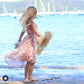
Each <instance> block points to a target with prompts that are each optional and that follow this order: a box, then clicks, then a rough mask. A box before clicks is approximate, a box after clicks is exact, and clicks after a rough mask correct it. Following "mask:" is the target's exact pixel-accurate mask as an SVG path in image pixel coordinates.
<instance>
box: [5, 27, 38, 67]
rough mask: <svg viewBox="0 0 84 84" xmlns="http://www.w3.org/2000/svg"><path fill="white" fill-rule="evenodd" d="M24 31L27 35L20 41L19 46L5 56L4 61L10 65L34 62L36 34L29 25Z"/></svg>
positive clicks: (19, 65) (18, 65)
mask: <svg viewBox="0 0 84 84" xmlns="http://www.w3.org/2000/svg"><path fill="white" fill-rule="evenodd" d="M36 28H37V27H36ZM26 32H27V35H26V36H25V37H24V39H23V40H22V41H21V43H20V45H19V47H18V48H16V49H14V50H13V51H12V52H10V53H8V54H7V55H6V56H5V62H6V63H7V64H8V65H9V66H11V67H24V65H25V64H26V63H27V62H31V63H36V51H35V45H36V40H37V35H36V34H35V33H34V31H33V29H32V28H30V27H29V28H27V30H26Z"/></svg>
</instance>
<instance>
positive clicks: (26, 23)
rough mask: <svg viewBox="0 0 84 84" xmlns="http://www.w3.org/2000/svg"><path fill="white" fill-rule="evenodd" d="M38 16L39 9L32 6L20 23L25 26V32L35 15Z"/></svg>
mask: <svg viewBox="0 0 84 84" xmlns="http://www.w3.org/2000/svg"><path fill="white" fill-rule="evenodd" d="M36 14H37V9H36V8H35V7H33V6H30V7H28V8H27V10H26V12H25V13H24V14H23V16H22V18H21V20H20V22H21V24H24V27H25V30H26V29H27V27H28V26H29V23H30V22H31V20H32V18H33V17H34V15H36Z"/></svg>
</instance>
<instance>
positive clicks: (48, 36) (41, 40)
mask: <svg viewBox="0 0 84 84" xmlns="http://www.w3.org/2000/svg"><path fill="white" fill-rule="evenodd" d="M51 38H52V34H51V32H49V31H47V32H45V36H44V37H38V39H37V50H36V54H37V55H40V54H41V52H42V51H43V49H44V48H45V47H46V46H47V44H48V43H49V41H50V40H51ZM45 39H46V40H45Z"/></svg>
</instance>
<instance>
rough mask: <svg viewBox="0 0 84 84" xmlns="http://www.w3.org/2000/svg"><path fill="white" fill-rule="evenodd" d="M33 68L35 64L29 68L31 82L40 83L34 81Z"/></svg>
mask: <svg viewBox="0 0 84 84" xmlns="http://www.w3.org/2000/svg"><path fill="white" fill-rule="evenodd" d="M33 68H34V63H31V66H30V68H29V80H31V81H38V80H36V79H34V78H33V77H32V73H33Z"/></svg>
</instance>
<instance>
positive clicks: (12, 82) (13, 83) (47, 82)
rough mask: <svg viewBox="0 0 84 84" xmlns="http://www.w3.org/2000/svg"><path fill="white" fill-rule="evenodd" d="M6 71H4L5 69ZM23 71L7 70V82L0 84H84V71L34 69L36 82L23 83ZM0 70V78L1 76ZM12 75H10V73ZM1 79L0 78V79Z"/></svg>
mask: <svg viewBox="0 0 84 84" xmlns="http://www.w3.org/2000/svg"><path fill="white" fill-rule="evenodd" d="M5 70H6V69H5ZM22 70H23V69H17V70H16V69H15V70H12V69H11V70H10V69H8V71H9V72H8V73H5V74H6V75H8V76H9V80H8V81H3V80H2V79H0V84H84V69H80V70H78V69H34V72H33V77H34V78H36V79H38V80H39V81H37V82H31V83H24V82H23V80H24V74H23V71H22ZM2 71H4V69H0V76H1V75H2V76H3V73H2ZM11 71H13V73H11V74H10V72H11ZM17 72H19V73H17ZM0 78H1V77H0Z"/></svg>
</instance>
